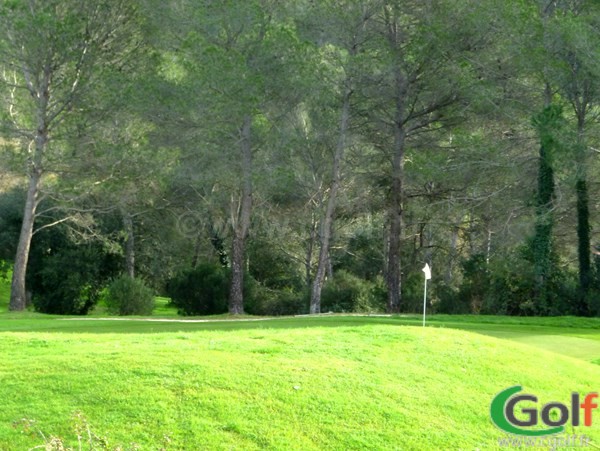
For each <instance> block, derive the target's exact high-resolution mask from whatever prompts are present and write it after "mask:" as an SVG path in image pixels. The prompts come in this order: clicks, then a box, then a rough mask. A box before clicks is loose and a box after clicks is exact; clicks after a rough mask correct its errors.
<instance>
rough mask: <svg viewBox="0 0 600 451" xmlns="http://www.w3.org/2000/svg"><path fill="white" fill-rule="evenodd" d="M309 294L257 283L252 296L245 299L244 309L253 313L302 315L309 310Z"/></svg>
mask: <svg viewBox="0 0 600 451" xmlns="http://www.w3.org/2000/svg"><path fill="white" fill-rule="evenodd" d="M308 296H309V294H308V292H306V291H294V290H292V289H289V288H281V289H273V288H268V287H266V286H264V285H259V284H257V286H256V287H255V290H254V292H253V295H252V297H251V298H250V299H246V300H244V309H245V311H246V313H249V314H251V315H267V316H282V315H300V314H304V313H307V312H308V309H307V306H308Z"/></svg>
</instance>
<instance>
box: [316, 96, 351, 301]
mask: <svg viewBox="0 0 600 451" xmlns="http://www.w3.org/2000/svg"><path fill="white" fill-rule="evenodd" d="M351 95H352V90H351V89H350V88H346V92H345V93H344V100H343V103H342V117H341V120H340V134H339V137H338V142H337V145H336V148H335V154H334V156H333V169H332V181H331V188H330V190H329V198H328V199H327V207H326V209H325V216H324V217H323V221H322V222H321V248H320V249H319V260H318V262H317V271H316V273H315V279H314V281H313V284H312V291H311V296H310V313H320V312H321V290H322V289H323V283H324V282H325V274H326V273H327V267H328V264H329V248H330V244H331V234H332V230H333V220H334V213H335V206H336V204H337V193H338V191H339V189H340V173H341V165H342V160H343V158H344V150H345V149H346V139H347V135H348V125H349V122H350V97H351Z"/></svg>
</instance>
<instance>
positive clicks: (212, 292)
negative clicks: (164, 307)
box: [167, 263, 246, 315]
mask: <svg viewBox="0 0 600 451" xmlns="http://www.w3.org/2000/svg"><path fill="white" fill-rule="evenodd" d="M245 279H246V278H245ZM228 290H229V271H227V270H226V269H225V268H223V267H221V266H218V265H214V264H210V263H203V264H200V265H198V266H196V267H195V268H193V269H191V270H188V271H185V272H183V273H181V274H179V275H177V276H175V277H174V278H172V279H171V280H169V281H168V282H167V295H168V296H169V297H170V298H171V300H172V303H173V304H174V305H175V306H176V307H177V311H178V312H179V314H180V315H214V314H220V313H225V312H227V303H228Z"/></svg>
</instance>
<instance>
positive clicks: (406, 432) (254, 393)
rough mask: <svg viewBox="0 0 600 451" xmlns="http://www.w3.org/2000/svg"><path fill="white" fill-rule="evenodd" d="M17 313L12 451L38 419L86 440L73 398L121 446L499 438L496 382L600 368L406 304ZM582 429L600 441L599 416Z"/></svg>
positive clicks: (554, 379)
mask: <svg viewBox="0 0 600 451" xmlns="http://www.w3.org/2000/svg"><path fill="white" fill-rule="evenodd" d="M9 318H10V317H8V318H7V319H5V320H3V321H1V322H0V329H1V330H2V331H0V361H1V365H0V397H1V398H2V399H3V400H4V402H3V409H1V410H0V449H2V450H4V449H7V450H12V449H14V450H21V449H28V448H31V447H33V446H36V445H40V444H43V442H44V440H43V439H42V438H41V436H40V435H39V432H40V431H41V432H43V433H44V434H45V436H46V437H49V436H50V435H53V434H54V435H58V436H60V437H62V438H63V439H65V440H66V442H67V444H68V445H70V446H75V447H76V445H77V443H76V438H75V433H74V431H73V422H74V421H75V420H73V415H74V414H76V413H77V412H81V414H82V415H83V416H84V417H85V418H86V420H87V422H88V423H89V425H90V427H91V429H92V430H93V431H94V432H95V433H96V434H98V435H101V436H104V437H106V438H107V440H108V441H109V443H111V444H112V445H113V446H116V445H121V446H123V447H124V448H125V449H135V446H138V447H139V448H140V449H148V450H154V449H160V448H161V447H165V448H166V449H244V450H246V449H263V448H271V449H282V450H283V449H285V450H287V449H340V450H341V449H344V450H345V449H366V448H370V449H425V450H426V449H432V450H433V449H475V448H480V449H490V448H492V449H493V448H495V447H496V445H497V440H498V438H499V437H502V433H501V432H500V431H499V430H498V429H496V428H495V427H494V426H493V425H492V423H491V422H490V419H489V414H488V411H489V404H490V401H491V399H492V398H493V396H494V395H495V394H496V393H498V392H499V391H500V390H502V389H504V388H507V387H509V386H512V385H516V384H522V385H524V387H525V389H526V390H527V391H528V392H529V393H535V394H536V395H537V396H539V397H540V400H541V401H542V402H548V401H554V400H557V401H562V402H566V401H567V400H568V399H569V396H570V393H571V392H572V391H579V392H581V393H587V392H590V391H597V390H598V383H599V381H600V366H597V365H592V364H590V363H587V362H584V361H581V360H578V359H574V358H569V357H565V356H561V355H557V354H554V353H551V352H548V351H545V350H537V349H536V350H535V351H534V348H531V347H529V346H527V345H524V344H521V343H511V342H508V341H506V340H501V339H497V338H494V337H488V336H483V335H480V334H474V333H471V332H467V331H459V330H452V329H448V328H426V329H422V328H419V327H412V326H405V325H400V321H399V320H398V319H397V318H356V317H334V318H302V319H294V320H271V321H254V322H244V323H241V322H221V323H160V322H145V321H139V322H129V321H102V320H98V319H96V320H88V321H75V320H71V321H68V320H67V321H62V320H58V319H47V318H40V317H37V316H35V315H34V316H32V317H31V318H30V319H28V320H15V319H9ZM27 324H28V325H29V329H28V328H27V327H26V325H27ZM11 325H12V327H11ZM150 332H152V333H150ZM24 418H25V419H28V420H35V426H34V427H32V428H29V429H27V428H24V427H23V424H22V423H21V420H22V419H24ZM576 432H578V433H585V434H587V435H589V436H590V437H592V440H593V442H594V443H596V444H597V443H600V431H599V430H598V427H597V425H594V428H580V429H579V430H578V431H576Z"/></svg>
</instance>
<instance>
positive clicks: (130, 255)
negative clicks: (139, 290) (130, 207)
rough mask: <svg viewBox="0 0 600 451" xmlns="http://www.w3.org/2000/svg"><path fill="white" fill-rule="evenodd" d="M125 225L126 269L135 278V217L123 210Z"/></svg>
mask: <svg viewBox="0 0 600 451" xmlns="http://www.w3.org/2000/svg"><path fill="white" fill-rule="evenodd" d="M123 227H124V228H125V235H126V238H125V271H126V273H127V275H128V276H129V277H131V278H132V279H133V278H135V235H134V231H133V218H132V217H131V215H130V214H129V213H128V212H126V211H123Z"/></svg>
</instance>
